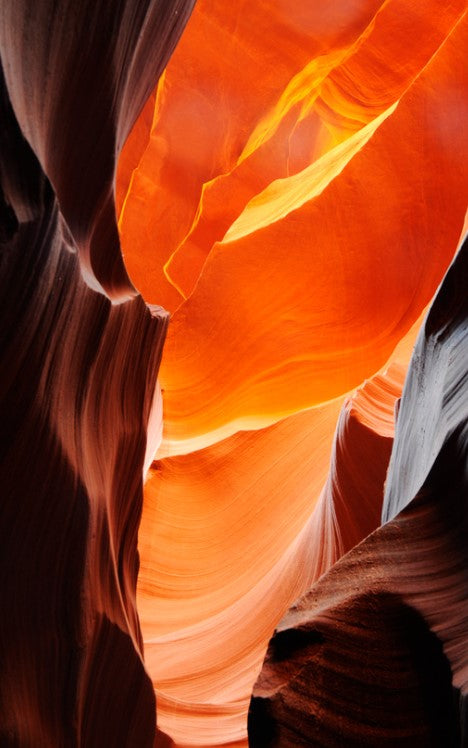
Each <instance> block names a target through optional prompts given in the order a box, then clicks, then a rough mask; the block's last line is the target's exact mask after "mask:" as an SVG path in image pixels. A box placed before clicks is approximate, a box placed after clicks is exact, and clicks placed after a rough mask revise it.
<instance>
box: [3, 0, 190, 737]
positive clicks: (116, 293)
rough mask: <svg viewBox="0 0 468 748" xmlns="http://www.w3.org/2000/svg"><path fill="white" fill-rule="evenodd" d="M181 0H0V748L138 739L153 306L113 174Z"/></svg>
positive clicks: (144, 726) (151, 727)
mask: <svg viewBox="0 0 468 748" xmlns="http://www.w3.org/2000/svg"><path fill="white" fill-rule="evenodd" d="M189 10H190V3H178V2H174V3H171V4H168V3H157V2H153V3H140V4H135V3H125V2H124V3H118V4H117V5H116V4H109V3H103V2H101V3H71V2H66V1H65V0H64V1H63V2H55V0H54V2H48V1H47V0H43V1H41V2H39V3H35V4H33V5H31V4H30V3H26V2H24V3H23V2H16V0H15V2H4V3H2V5H1V8H0V50H1V52H0V54H1V66H2V68H3V71H4V74H5V75H4V77H5V80H4V78H3V74H2V76H1V94H0V96H1V98H0V106H1V114H0V119H1V122H2V126H1V132H0V138H1V141H0V147H1V164H0V184H1V193H0V198H1V199H0V217H1V234H0V241H1V260H0V263H1V264H0V287H1V299H2V322H1V353H2V363H1V371H2V376H1V386H2V392H1V398H0V403H1V405H0V407H1V423H2V429H3V436H4V440H3V441H2V446H1V460H0V464H1V468H0V484H1V486H2V490H3V495H2V502H1V510H0V512H1V521H0V529H1V537H0V556H1V560H0V569H1V572H0V575H1V582H0V589H1V595H2V612H3V615H2V618H1V622H0V662H1V667H0V742H1V744H2V746H21V747H23V746H25V747H26V746H31V748H32V747H33V746H34V748H38V747H39V746H44V748H51V746H54V747H55V746H76V745H80V746H85V745H86V746H100V747H101V746H111V745H112V746H119V745H122V746H136V745H138V746H148V747H150V746H153V745H154V744H155V738H156V726H155V698H154V692H153V688H152V685H151V681H150V679H149V677H148V675H147V673H146V671H145V668H144V665H143V661H142V652H143V643H142V636H141V632H140V627H139V622H138V617H137V612H136V605H135V593H136V581H137V573H138V563H139V562H138V554H137V531H138V524H139V519H140V514H141V506H142V498H143V480H142V479H143V465H144V460H145V451H146V446H147V438H146V436H147V429H148V430H150V431H151V432H152V433H151V434H150V436H151V438H152V440H153V443H154V441H155V440H156V441H157V440H158V435H159V438H160V430H161V429H160V423H159V421H160V412H159V414H158V410H159V411H160V399H158V397H157V395H156V397H154V393H155V392H156V393H157V392H158V390H157V388H156V376H157V372H158V366H159V360H160V356H161V351H162V344H163V340H164V336H165V330H166V326H167V315H166V313H165V312H164V311H163V310H161V309H160V308H159V307H154V306H148V305H146V304H145V302H144V301H143V300H142V298H141V297H140V296H139V295H138V294H137V292H136V291H135V290H134V288H133V287H132V285H131V284H130V282H129V281H128V278H127V275H126V272H125V270H124V267H123V264H122V258H121V253H120V246H119V240H118V233H117V224H116V220H115V211H114V200H113V178H114V170H115V166H116V157H117V155H118V152H119V149H120V147H121V145H122V142H123V140H124V139H125V137H126V135H127V133H128V131H129V129H130V127H131V125H132V124H133V121H134V119H135V118H136V117H137V115H138V114H139V111H140V109H141V107H142V105H143V103H144V101H145V99H146V97H147V95H148V94H149V92H150V91H151V90H152V88H153V87H154V85H155V82H156V80H157V77H158V74H159V73H160V71H161V70H162V68H163V66H164V65H165V63H166V61H167V59H168V56H169V54H170V52H171V51H172V48H173V47H174V44H175V42H176V40H177V38H178V36H179V34H180V32H181V30H182V27H183V25H184V22H185V20H186V18H187V15H188V12H189ZM150 50H152V51H153V53H152V55H150V54H149V53H150ZM103 289H106V292H104V291H103ZM100 291H102V292H100ZM117 301H118V302H119V303H112V302H117ZM151 409H152V410H153V412H152V414H151ZM150 459H151V457H150ZM161 740H162V741H163V739H162V737H161ZM165 742H166V744H168V743H167V740H166V741H165ZM162 744H164V741H163V742H162Z"/></svg>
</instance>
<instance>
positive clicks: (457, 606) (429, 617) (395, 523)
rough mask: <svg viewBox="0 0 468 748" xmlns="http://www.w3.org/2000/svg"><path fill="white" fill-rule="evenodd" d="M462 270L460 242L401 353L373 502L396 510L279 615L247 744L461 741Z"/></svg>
mask: <svg viewBox="0 0 468 748" xmlns="http://www.w3.org/2000/svg"><path fill="white" fill-rule="evenodd" d="M467 283H468V245H467V244H465V247H464V248H463V249H462V250H461V251H460V253H459V255H458V256H457V259H456V260H455V262H454V264H453V265H452V267H451V268H450V270H449V272H448V274H447V276H446V278H445V280H444V283H443V285H442V287H441V289H440V291H439V293H438V295H437V298H436V300H435V302H434V304H433V306H432V308H431V310H430V313H429V315H428V317H427V319H426V322H425V324H424V327H423V329H422V332H421V335H420V337H419V340H418V343H417V346H416V348H415V352H414V355H413V358H412V361H411V364H410V369H409V374H408V378H407V381H406V384H405V391H404V394H403V397H402V401H401V407H400V409H399V416H398V427H397V432H396V437H395V445H394V448H393V453H392V459H391V463H390V468H389V473H388V478H387V485H386V492H385V501H384V509H383V517H384V519H385V518H389V517H390V518H391V517H392V516H393V517H394V518H393V519H391V521H389V522H388V523H387V524H384V525H383V526H382V527H380V528H379V529H377V530H376V531H375V532H374V533H373V534H371V535H370V536H369V537H368V538H367V539H366V540H364V541H363V542H362V543H361V544H359V545H357V546H356V547H355V548H354V549H353V550H351V551H350V552H349V553H348V554H347V555H346V556H345V557H344V558H343V559H342V560H341V561H339V562H338V563H337V564H336V565H335V566H334V568H333V569H331V570H330V571H329V572H328V573H327V574H326V575H325V576H324V577H323V578H322V579H321V580H319V581H318V582H317V584H316V585H314V586H313V587H312V588H311V590H310V591H309V592H308V593H307V595H306V596H304V597H303V598H302V599H300V600H299V601H298V602H296V603H295V605H294V606H293V607H292V608H291V609H290V610H289V612H288V613H287V615H286V616H285V618H284V619H283V620H282V621H281V623H280V625H279V626H278V628H277V631H276V633H275V636H274V637H273V639H272V641H271V643H270V647H269V650H268V654H267V657H266V660H265V663H264V665H263V669H262V672H261V674H260V677H259V679H258V681H257V683H256V685H255V689H254V698H253V700H252V702H251V707H250V723H249V724H250V727H249V742H250V745H252V746H306V745H307V746H309V745H317V746H322V745H327V746H342V745H350V746H357V745H366V746H382V745H388V746H393V745H397V744H398V745H418V746H419V745H421V746H429V745H431V746H432V745H434V746H442V745H444V746H445V745H446V746H458V745H465V743H466V738H467V735H466V710H467V689H468V680H467V676H468V667H467V666H468V661H467V648H466V641H467V636H468V625H467V620H468V619H467V616H466V611H467V609H468V575H467V562H468V557H467V548H466V530H467V504H466V497H467V489H468V485H467V472H466V428H467V416H468V409H467V398H466V389H464V387H463V385H464V384H465V385H466V376H467V374H466V357H465V356H463V355H462V351H466V345H467V342H468V341H467V317H468V305H467V299H466V288H467ZM426 440H427V442H426ZM425 444H427V447H426V448H424V445H425ZM395 515H396V516H395Z"/></svg>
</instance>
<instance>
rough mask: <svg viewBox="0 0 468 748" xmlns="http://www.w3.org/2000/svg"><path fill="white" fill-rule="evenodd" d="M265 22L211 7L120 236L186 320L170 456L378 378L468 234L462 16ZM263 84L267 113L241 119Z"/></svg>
mask: <svg viewBox="0 0 468 748" xmlns="http://www.w3.org/2000/svg"><path fill="white" fill-rule="evenodd" d="M314 5H315V4H314ZM339 5H340V4H338V6H339ZM439 5H440V4H438V7H439ZM265 6H266V4H262V3H261V2H259V3H258V4H257V3H256V4H251V3H249V4H246V5H245V7H244V10H245V13H242V14H241V13H239V10H238V9H234V6H233V7H232V9H231V10H225V7H226V6H225V4H224V3H222V2H221V0H220V1H219V2H215V1H214V0H206V2H203V0H201V2H200V3H199V4H198V5H197V8H196V10H195V13H194V15H193V17H192V19H191V21H190V24H189V26H188V27H187V33H186V34H185V35H184V37H183V39H182V42H181V45H180V47H179V48H178V50H177V51H176V53H175V55H174V59H173V60H172V62H171V64H170V65H169V66H168V68H167V71H166V73H165V77H164V80H163V81H162V83H161V85H160V86H159V87H158V91H157V96H156V107H155V111H154V119H153V126H152V128H151V131H150V132H149V133H148V143H147V146H146V149H145V151H144V154H143V156H142V157H141V159H140V162H139V164H138V165H137V168H136V169H135V170H134V173H133V177H132V183H131V186H130V189H129V190H128V193H127V196H126V200H125V205H124V209H123V211H122V213H121V216H120V223H119V225H120V230H121V235H122V243H123V248H124V252H125V259H126V263H127V266H128V267H129V272H130V274H131V276H132V278H133V280H134V282H135V284H136V285H137V287H138V288H139V289H140V290H141V291H142V292H143V294H144V295H145V297H146V298H148V299H152V300H154V299H158V301H159V302H161V303H163V305H165V306H167V308H168V309H170V310H174V314H173V317H172V321H171V326H170V328H169V333H168V339H167V343H166V347H165V353H164V358H163V362H162V367H161V383H162V387H163V389H164V407H165V427H164V428H165V430H164V434H165V436H164V444H163V450H162V451H161V453H160V454H161V456H163V455H164V456H165V455H175V454H178V453H181V452H190V451H194V450H198V449H201V448H203V447H206V446H208V445H209V444H213V443H215V442H216V441H219V440H220V439H223V438H226V437H228V436H230V435H232V434H234V433H235V432H237V431H238V430H239V429H252V428H261V427H264V426H267V425H269V424H271V423H274V422H276V421H278V420H279V419H281V418H284V417H286V416H288V415H291V414H293V413H295V412H298V411H300V410H303V409H305V408H309V407H312V406H315V405H319V404H321V403H323V402H325V401H328V400H330V399H333V398H335V397H338V396H341V395H343V394H344V393H346V392H347V391H349V390H351V389H353V388H354V387H356V386H359V385H360V384H361V383H362V382H363V380H364V379H366V378H368V377H370V376H372V375H373V374H375V373H376V371H378V370H379V369H380V368H381V367H382V366H383V365H384V364H385V362H386V360H387V359H388V357H389V356H390V354H391V352H392V349H393V348H394V347H395V345H396V344H397V342H398V341H399V340H400V339H401V337H402V336H403V335H404V334H405V333H406V331H407V330H408V329H409V328H410V327H411V325H412V323H413V322H414V321H415V319H416V318H417V317H418V316H419V315H420V313H421V311H422V309H423V308H424V307H425V306H426V305H427V303H428V302H429V300H430V299H431V298H432V296H433V294H434V292H435V290H436V288H437V285H438V283H439V282H440V280H441V277H442V276H443V273H444V272H445V270H446V269H447V267H448V265H449V263H450V261H451V259H452V258H453V254H454V251H455V248H456V246H457V242H458V239H459V235H460V230H461V226H462V224H463V219H464V213H465V209H466V192H465V190H466V180H465V174H464V171H463V169H462V167H461V163H463V155H464V154H465V152H466V136H465V132H464V130H463V128H461V127H458V126H454V123H455V122H457V123H458V122H461V121H463V118H464V116H465V113H466V107H465V101H464V99H463V97H461V96H460V95H459V93H458V92H459V91H460V90H463V87H464V85H465V83H466V66H465V64H464V59H463V54H462V52H461V50H462V49H463V48H464V46H465V43H466V28H467V27H466V21H465V20H461V19H462V16H463V13H464V11H465V4H464V3H462V2H460V3H457V2H454V3H451V4H450V5H449V6H447V7H446V8H445V9H444V13H442V14H440V13H439V11H438V12H437V21H436V20H435V15H434V14H431V13H430V11H429V9H428V8H427V7H426V6H425V7H424V8H422V7H421V5H420V3H411V8H409V7H408V5H407V3H406V2H405V3H400V2H396V1H395V0H391V1H390V2H386V3H384V5H383V6H382V7H378V8H377V7H376V5H375V3H362V4H359V10H358V9H356V8H355V7H354V5H352V7H351V6H350V4H349V3H345V4H343V7H342V8H341V10H336V11H335V12H336V13H338V14H340V13H342V14H343V17H342V19H341V20H342V23H341V25H340V28H341V29H344V30H343V31H341V32H340V33H339V34H337V32H336V28H337V26H336V17H335V16H334V14H330V11H329V4H328V3H319V4H318V6H317V9H316V10H315V11H313V12H311V14H310V19H309V26H304V27H303V28H302V29H301V28H300V27H299V26H298V25H294V23H291V21H290V19H289V15H288V12H286V9H285V6H284V4H283V3H282V2H279V1H278V2H277V3H269V4H268V8H269V12H268V13H265V17H264V19H263V20H262V21H261V20H260V18H259V16H260V15H261V13H262V12H264V11H265ZM345 6H346V8H347V10H346V8H345ZM402 6H405V7H404V8H403V7H402ZM327 8H328V10H327ZM231 14H234V19H233V18H231ZM306 15H307V14H306ZM315 16H316V17H315ZM314 24H316V29H317V30H316V35H315V36H314V31H313V29H314ZM291 25H292V27H293V28H292V29H291ZM266 29H268V31H267V30H266ZM305 29H307V31H305ZM415 34H418V38H421V40H422V39H423V40H424V43H422V44H421V47H419V45H414V44H413V43H412V40H413V39H414V35H415ZM227 36H229V38H230V39H231V42H230V43H228V42H227V40H226V37H227ZM279 39H282V40H283V41H282V47H281V48H282V50H283V51H284V55H283V53H282V55H281V59H282V60H284V63H281V65H280V66H279V70H277V68H276V66H271V64H270V62H269V60H271V56H272V55H277V52H276V49H275V45H276V44H278V46H279V45H280V42H279ZM205 40H207V41H206V47H204V54H203V55H200V54H199V50H200V46H201V45H202V44H204V43H205ZM306 40H308V41H307V43H306ZM320 40H322V41H320ZM308 44H310V47H309V46H308ZM265 46H266V47H267V49H265ZM213 47H214V49H213ZM273 50H275V51H273ZM268 55H269V56H270V57H268ZM234 60H235V62H234ZM262 61H263V62H262ZM283 65H284V67H283ZM264 66H267V67H268V70H269V71H270V76H271V77H269V75H268V73H267V72H265V71H264V69H263V68H264ZM317 68H318V69H317ZM187 70H190V74H187ZM233 70H234V72H233ZM254 70H255V76H257V77H256V80H258V81H259V89H260V88H261V90H262V91H264V93H263V94H262V95H261V96H259V97H257V96H255V97H254V96H249V97H245V99H246V101H247V103H245V105H244V106H239V97H240V94H239V87H241V86H244V88H245V86H246V83H245V82H244V75H245V76H248V77H249V79H252V76H254V72H253V71H254ZM271 78H273V79H274V80H271ZM260 82H261V83H260ZM207 92H209V95H208V93H207ZM242 101H244V99H242ZM188 118H190V122H191V128H190V132H189V133H185V131H184V134H183V135H182V133H180V128H182V127H183V126H184V125H183V123H184V122H185V121H186V120H187V119H188ZM428 123H430V125H429V126H428ZM302 126H303V127H304V128H306V133H303V134H302V135H299V132H302V130H301V128H302ZM177 128H179V129H177ZM232 132H235V133H236V136H235V137H234V136H232V137H231V134H232ZM296 137H297V139H298V141H297V143H296V141H295V138H296ZM180 142H183V146H181V147H180V148H179V144H180ZM294 143H296V146H294ZM274 144H275V148H276V149H277V150H278V151H279V153H276V151H275V150H274V149H273V145H274ZM140 147H141V143H140ZM301 148H302V151H303V153H302V152H301V154H300V157H299V156H298V157H297V158H295V156H294V154H296V153H297V150H298V149H299V150H300V149H301ZM269 149H270V150H271V149H273V150H274V152H273V153H271V152H270V150H269ZM428 154H430V158H429V157H428ZM125 161H126V153H125V152H124V154H123V157H122V163H123V167H122V168H124V166H125ZM185 174H190V177H189V178H188V181H187V180H186V179H185V177H184V176H183V175H185ZM221 185H222V186H221ZM241 193H242V195H241ZM208 195H210V196H212V197H209V196H208ZM213 211H214V212H215V213H216V215H214V216H212V212H213ZM208 224H209V227H208ZM137 227H141V231H137ZM203 227H204V228H203ZM364 227H365V228H364ZM205 229H206V230H205ZM195 244H196V247H195ZM194 252H195V254H196V258H197V259H196V261H194V262H192V259H191V258H192V254H193V253H194ZM182 264H183V265H184V268H185V267H186V266H187V267H189V270H187V271H186V270H185V269H184V270H182ZM176 266H177V268H179V269H180V274H183V275H184V278H185V275H187V276H188V275H190V280H187V282H186V283H185V281H184V280H183V278H182V277H179V270H177V272H176ZM332 288H333V292H331V291H330V289H332Z"/></svg>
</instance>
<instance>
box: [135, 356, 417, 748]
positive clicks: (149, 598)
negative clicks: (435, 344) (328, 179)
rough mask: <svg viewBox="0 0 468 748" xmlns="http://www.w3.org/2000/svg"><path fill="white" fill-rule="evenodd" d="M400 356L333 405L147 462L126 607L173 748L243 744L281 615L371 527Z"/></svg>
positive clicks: (376, 520)
mask: <svg viewBox="0 0 468 748" xmlns="http://www.w3.org/2000/svg"><path fill="white" fill-rule="evenodd" d="M401 355H402V354H400V358H399V363H394V364H392V365H391V366H390V367H389V368H388V370H387V371H386V372H385V374H379V375H377V376H376V377H374V378H373V379H371V380H370V381H369V382H367V383H366V384H365V385H364V386H363V387H362V388H361V389H360V390H358V392H357V393H356V394H355V395H354V396H353V397H350V398H348V399H347V400H346V402H345V403H344V404H343V405H342V404H341V400H337V401H334V402H332V403H329V404H328V405H327V406H323V407H322V408H318V409H314V410H311V411H308V412H305V413H301V414H298V415H295V416H291V417H289V418H287V419H285V420H284V421H282V422H280V423H278V424H275V425H274V426H270V427H269V428H267V429H262V430H259V431H253V432H245V433H239V434H236V435H235V436H233V437H230V438H229V439H227V440H225V441H223V442H219V443H218V444H217V445H214V446H212V447H208V448H206V449H204V450H201V451H199V452H194V453H191V454H188V455H182V456H178V457H172V458H166V459H163V460H160V461H158V462H157V463H154V467H153V469H152V470H151V471H150V474H149V478H148V481H147V483H146V486H145V503H144V508H143V517H142V523H141V526H140V532H139V550H140V554H141V568H140V574H139V581H138V610H139V614H140V618H141V624H142V629H143V632H144V639H145V656H146V661H147V664H148V668H149V671H150V673H151V674H152V677H153V681H154V685H155V689H156V690H157V693H158V720H159V723H160V724H161V726H162V727H163V728H164V729H165V730H166V731H167V732H168V733H169V734H170V735H171V736H172V737H173V738H174V739H175V740H176V742H177V745H184V746H185V745H222V744H224V743H226V742H230V741H233V740H242V739H245V731H246V713H247V707H248V700H249V694H250V693H251V689H252V686H253V683H254V681H255V679H256V676H257V674H258V671H259V668H260V665H261V661H262V659H263V656H264V651H265V648H266V646H267V642H268V639H269V638H270V636H271V633H272V631H273V629H274V627H275V626H276V624H277V623H278V621H279V619H280V618H281V616H282V614H283V612H284V610H285V609H286V608H287V606H288V605H289V604H290V603H291V602H293V600H294V599H295V598H296V597H297V596H298V595H300V594H302V593H303V592H305V591H306V590H307V589H308V588H309V587H310V585H311V584H312V583H313V582H314V581H315V580H316V579H317V578H318V577H319V576H320V575H321V574H322V573H323V572H324V571H326V570H327V569H328V568H329V567H330V566H331V565H332V564H333V563H335V561H336V560H337V559H338V558H339V557H340V556H341V555H342V554H343V553H344V552H346V551H347V550H348V549H349V548H351V547H352V546H354V545H355V544H356V543H358V542H359V541H360V540H361V539H362V538H363V537H365V536H366V535H367V534H368V533H369V532H371V531H372V530H374V529H375V528H376V527H377V526H378V525H379V524H380V515H381V510H382V501H383V495H384V479H385V474H386V470H387V466H388V460H389V457H390V451H391V446H392V437H393V412H394V408H395V403H396V400H397V398H398V397H399V396H400V395H401V388H402V385H403V378H404V373H405V367H404V366H403V365H402V363H401V361H402V358H401ZM340 411H341V412H340ZM338 416H339V417H338ZM337 417H338V425H337V427H336V433H335V437H334V444H333V446H332V441H333V432H334V430H335V424H336V422H337ZM330 449H331V451H332V457H331V464H330V457H329V456H330ZM363 464H365V465H366V470H363ZM327 474H329V477H328V480H327ZM324 484H325V485H324ZM259 528H261V532H259Z"/></svg>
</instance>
